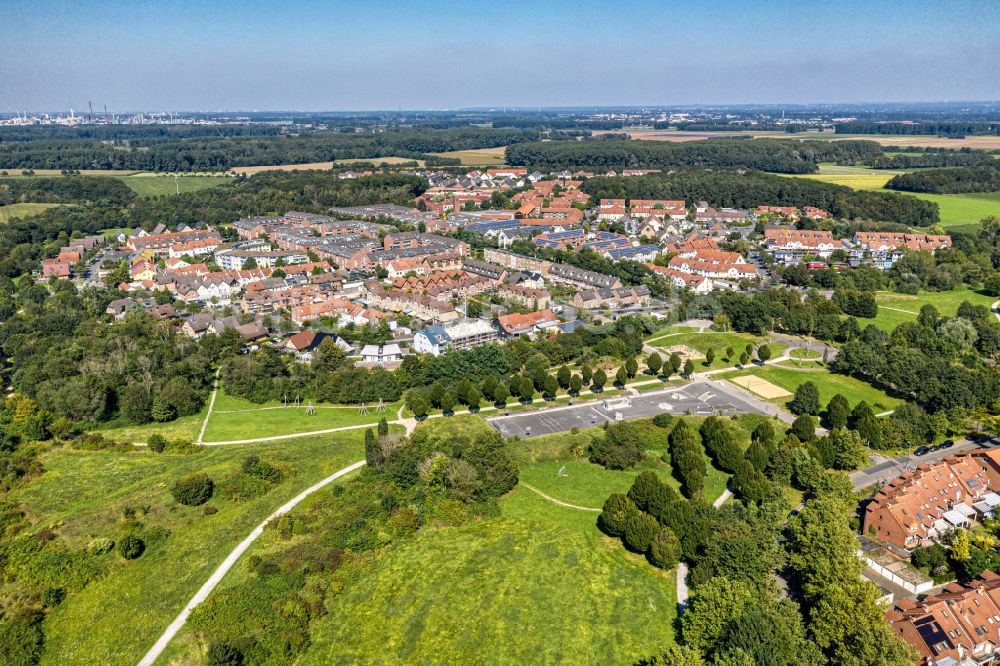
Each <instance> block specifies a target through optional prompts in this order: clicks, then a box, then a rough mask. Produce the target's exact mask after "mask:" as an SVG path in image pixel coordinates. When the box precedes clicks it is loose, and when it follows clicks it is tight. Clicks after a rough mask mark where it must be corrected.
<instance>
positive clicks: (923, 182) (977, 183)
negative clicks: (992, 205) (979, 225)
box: [885, 155, 1000, 194]
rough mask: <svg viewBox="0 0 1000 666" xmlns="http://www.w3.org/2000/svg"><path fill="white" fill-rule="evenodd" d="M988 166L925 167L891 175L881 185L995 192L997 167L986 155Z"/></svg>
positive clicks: (909, 189) (948, 191)
mask: <svg viewBox="0 0 1000 666" xmlns="http://www.w3.org/2000/svg"><path fill="white" fill-rule="evenodd" d="M987 157H989V161H990V162H991V164H989V166H969V167H961V168H953V169H928V170H926V171H915V172H913V173H901V174H899V175H898V176H893V177H892V180H890V181H889V182H888V183H886V184H885V187H886V188H887V189H890V190H899V191H901V192H932V193H934V194H960V193H962V192H995V191H997V190H1000V166H997V163H996V162H997V161H996V160H995V159H993V157H992V156H990V155H987Z"/></svg>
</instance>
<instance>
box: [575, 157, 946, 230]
mask: <svg viewBox="0 0 1000 666" xmlns="http://www.w3.org/2000/svg"><path fill="white" fill-rule="evenodd" d="M582 189H583V191H584V192H586V193H587V194H589V195H590V196H591V197H593V198H594V199H600V198H605V197H618V198H621V197H627V198H638V199H684V200H686V201H687V202H688V204H691V203H693V202H695V201H707V202H708V203H709V205H712V206H716V207H735V208H752V207H755V206H758V205H760V204H769V205H781V206H799V207H801V206H817V207H819V208H822V209H824V210H827V211H829V212H830V213H831V214H832V215H833V216H834V217H837V218H841V219H845V220H854V219H860V220H878V221H883V222H898V223H901V224H907V225H911V226H920V227H924V226H930V225H932V224H936V223H937V222H938V220H939V214H938V206H937V204H936V203H933V202H930V201H922V200H920V199H917V198H915V197H906V196H900V195H896V194H891V193H888V192H859V191H855V190H852V189H851V188H849V187H844V186H843V185H833V184H831V183H824V182H821V181H817V180H811V179H806V178H785V177H782V176H775V175H771V174H766V173H760V172H755V171H749V172H746V173H736V172H724V171H723V172H713V171H697V170H686V171H678V172H676V173H672V174H649V175H646V176H629V177H604V176H599V177H595V178H590V179H588V180H587V181H586V182H585V183H584V184H583V187H582Z"/></svg>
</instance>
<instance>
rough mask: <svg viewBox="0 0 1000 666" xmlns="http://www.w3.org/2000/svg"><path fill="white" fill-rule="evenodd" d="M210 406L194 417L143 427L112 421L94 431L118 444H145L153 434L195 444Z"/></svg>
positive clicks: (203, 408)
mask: <svg viewBox="0 0 1000 666" xmlns="http://www.w3.org/2000/svg"><path fill="white" fill-rule="evenodd" d="M207 411H208V404H207V402H206V405H205V406H204V407H202V409H201V411H200V412H199V413H197V414H194V415H192V416H182V417H180V418H177V419H174V420H173V421H168V422H166V423H144V424H142V425H126V424H124V423H118V422H115V421H111V422H108V423H103V424H100V425H99V426H98V427H97V428H95V429H94V432H98V433H100V434H101V435H104V436H105V437H107V438H108V439H111V440H114V441H117V442H132V443H145V442H146V440H147V439H149V436H150V435H152V434H153V433H159V434H160V435H163V436H164V437H166V438H167V439H183V440H186V441H188V442H193V441H194V440H195V439H196V438H197V437H198V431H199V430H201V424H202V422H203V421H204V420H205V412H207Z"/></svg>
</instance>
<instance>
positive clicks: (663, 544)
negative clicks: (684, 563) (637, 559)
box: [649, 527, 681, 569]
mask: <svg viewBox="0 0 1000 666" xmlns="http://www.w3.org/2000/svg"><path fill="white" fill-rule="evenodd" d="M649 561H650V562H651V563H652V564H653V566H656V567H660V568H661V569H672V568H674V567H675V566H677V563H678V562H680V561H681V542H680V540H679V539H678V538H677V535H676V534H674V532H673V530H671V529H670V528H669V527H664V528H662V529H660V531H659V532H657V533H656V536H655V537H653V540H652V542H650V544H649Z"/></svg>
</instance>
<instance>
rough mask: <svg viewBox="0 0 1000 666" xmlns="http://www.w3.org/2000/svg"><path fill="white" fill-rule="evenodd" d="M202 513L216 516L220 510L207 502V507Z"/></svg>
mask: <svg viewBox="0 0 1000 666" xmlns="http://www.w3.org/2000/svg"><path fill="white" fill-rule="evenodd" d="M202 513H204V514H205V515H206V516H214V515H215V514H217V513H219V510H218V509H216V508H215V507H214V506H212V505H211V504H206V505H205V508H204V509H202Z"/></svg>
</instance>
